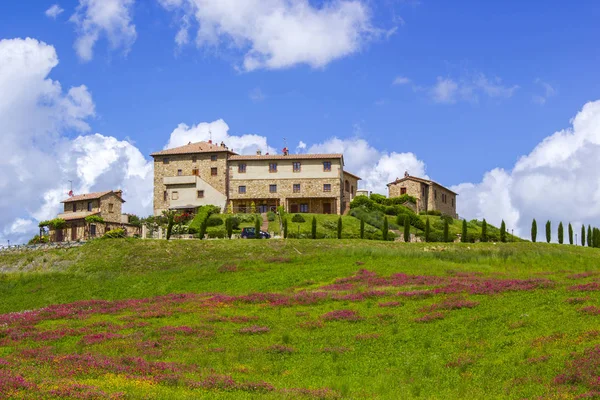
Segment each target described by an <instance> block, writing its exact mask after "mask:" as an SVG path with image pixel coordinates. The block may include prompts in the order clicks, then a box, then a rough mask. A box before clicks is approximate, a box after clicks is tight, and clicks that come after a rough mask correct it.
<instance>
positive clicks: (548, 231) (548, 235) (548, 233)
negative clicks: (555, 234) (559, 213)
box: [546, 220, 552, 243]
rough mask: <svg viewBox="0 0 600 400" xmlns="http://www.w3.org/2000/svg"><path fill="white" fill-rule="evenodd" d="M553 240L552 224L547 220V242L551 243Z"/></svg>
mask: <svg viewBox="0 0 600 400" xmlns="http://www.w3.org/2000/svg"><path fill="white" fill-rule="evenodd" d="M551 240H552V224H551V223H550V221H549V220H548V222H546V242H547V243H550V241H551Z"/></svg>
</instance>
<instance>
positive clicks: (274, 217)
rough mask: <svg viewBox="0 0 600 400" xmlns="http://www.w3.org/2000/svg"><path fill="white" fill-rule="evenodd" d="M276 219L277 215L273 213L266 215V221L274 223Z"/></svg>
mask: <svg viewBox="0 0 600 400" xmlns="http://www.w3.org/2000/svg"><path fill="white" fill-rule="evenodd" d="M276 218H277V214H275V213H274V212H273V211H269V212H268V213H267V220H269V221H271V222H273V221H275V219H276Z"/></svg>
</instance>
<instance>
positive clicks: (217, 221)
mask: <svg viewBox="0 0 600 400" xmlns="http://www.w3.org/2000/svg"><path fill="white" fill-rule="evenodd" d="M221 225H223V219H221V217H218V216H216V215H211V216H210V217H208V219H207V220H206V226H209V227H214V226H221Z"/></svg>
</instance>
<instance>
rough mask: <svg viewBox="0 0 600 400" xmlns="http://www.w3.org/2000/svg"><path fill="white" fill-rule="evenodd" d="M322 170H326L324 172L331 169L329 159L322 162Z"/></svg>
mask: <svg viewBox="0 0 600 400" xmlns="http://www.w3.org/2000/svg"><path fill="white" fill-rule="evenodd" d="M323 171H326V172H329V171H331V161H324V162H323Z"/></svg>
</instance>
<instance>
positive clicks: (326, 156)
mask: <svg viewBox="0 0 600 400" xmlns="http://www.w3.org/2000/svg"><path fill="white" fill-rule="evenodd" d="M330 158H331V159H332V158H342V155H341V154H290V155H287V156H284V155H283V154H268V155H267V154H265V155H260V156H258V155H253V156H242V155H236V156H231V157H229V159H230V160H232V161H240V160H310V159H317V160H327V159H330Z"/></svg>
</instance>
